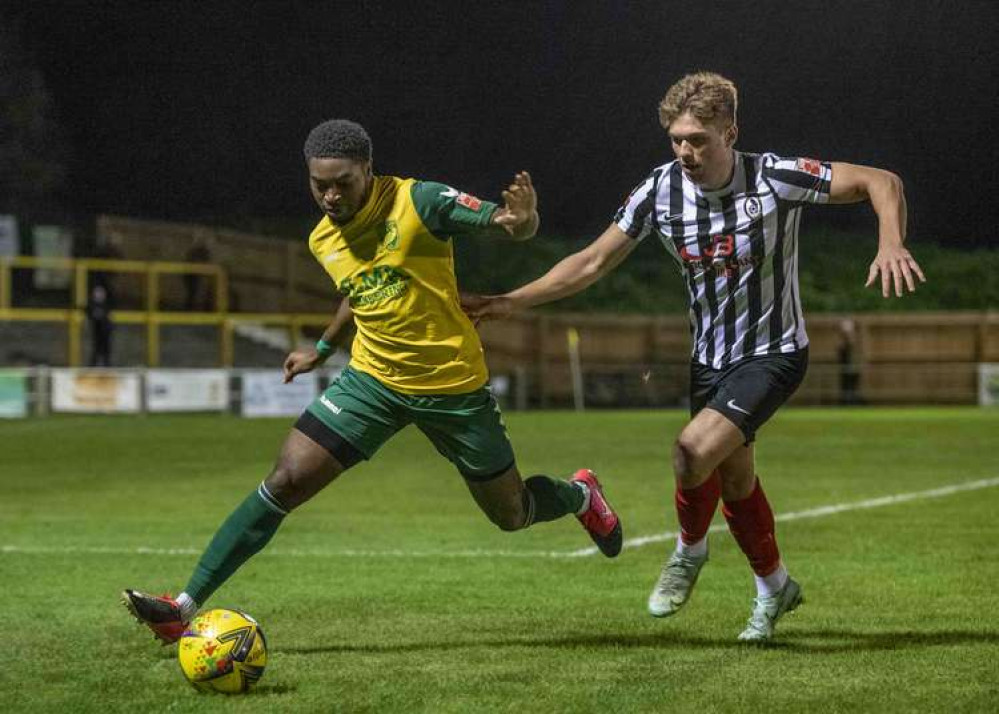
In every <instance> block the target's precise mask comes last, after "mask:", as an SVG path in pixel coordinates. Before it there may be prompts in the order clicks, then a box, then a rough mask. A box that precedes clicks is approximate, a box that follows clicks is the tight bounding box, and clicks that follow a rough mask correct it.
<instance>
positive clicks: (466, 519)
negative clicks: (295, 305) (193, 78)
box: [0, 408, 999, 714]
mask: <svg viewBox="0 0 999 714" xmlns="http://www.w3.org/2000/svg"><path fill="white" fill-rule="evenodd" d="M507 422H508V425H509V428H510V432H511V436H512V438H513V442H514V446H515V448H516V450H517V454H518V462H519V464H520V466H521V469H522V471H523V473H524V474H525V475H528V474H531V473H539V472H542V473H549V474H561V475H567V474H569V473H570V472H571V471H572V470H575V469H576V468H579V467H581V466H588V467H591V468H594V469H595V470H597V472H598V473H599V474H600V475H601V478H602V480H603V482H604V485H605V487H606V490H607V493H608V496H609V498H610V500H611V502H612V503H613V504H614V505H615V507H616V508H617V509H618V511H619V513H620V514H621V517H622V519H623V523H624V529H625V538H626V539H628V538H638V537H641V536H651V535H655V534H661V533H664V532H666V531H672V530H673V529H674V528H675V525H676V523H675V516H674V514H673V509H672V487H671V479H670V474H669V467H668V453H669V448H670V442H671V440H672V438H673V437H674V436H675V435H676V433H677V432H678V430H679V428H680V427H681V426H682V424H683V423H684V415H683V414H682V413H680V412H673V411H665V412H662V411H660V412H653V411H648V412H589V413H585V414H579V415H576V414H570V413H543V412H538V413H522V414H521V413H511V414H508V415H507ZM290 423H291V420H240V419H236V418H232V417H215V416H211V417H206V416H176V417H174V416H158V417H153V416H150V417H140V418H115V417H65V418H48V419H37V420H25V421H10V422H4V423H0V444H2V455H0V584H2V597H0V643H2V646H0V652H2V661H3V665H2V666H0V702H2V703H0V710H2V711H4V712H22V711H23V712H42V711H66V712H111V711H131V712H148V713H149V714H152V713H153V712H164V711H170V712H205V711H245V712H251V711H252V712H320V711H322V712H339V711H343V712H523V711H530V712H602V713H606V712H710V711H719V712H742V711H745V712H753V713H754V714H755V713H758V712H765V711H783V712H808V711H814V712H830V711H844V712H847V711H852V712H886V711H897V712H931V711H938V712H956V711H996V707H997V702H999V664H997V663H999V614H997V611H999V596H997V587H999V556H997V552H999V550H997V540H996V539H997V533H999V530H997V525H996V524H997V517H999V484H996V483H992V484H989V483H986V484H985V485H984V486H983V487H981V488H977V489H974V490H964V491H957V492H954V493H949V494H946V495H940V496H939V497H933V498H928V497H927V498H915V499H911V500H906V501H901V502H897V503H891V504H887V505H886V504H882V505H876V507H870V508H857V509H851V510H844V511H842V512H837V513H829V514H826V515H821V514H818V515H816V516H815V517H811V518H801V519H797V520H786V521H782V522H780V523H779V524H778V538H779V542H780V545H781V549H782V553H783V556H784V559H785V562H786V563H787V565H788V567H789V569H790V571H791V572H792V574H793V575H794V576H795V577H796V578H797V579H798V580H800V582H801V583H802V586H803V589H804V593H805V597H806V602H805V604H804V605H803V606H802V607H801V608H800V609H799V610H798V612H796V613H794V614H792V615H790V616H788V617H787V618H786V619H785V620H783V621H782V622H781V624H780V626H779V627H778V640H777V642H776V643H774V644H773V645H771V646H768V647H764V648H759V647H751V646H742V645H740V644H739V643H737V642H736V640H735V638H736V635H737V634H738V633H739V631H740V630H741V628H742V626H743V624H744V622H745V620H746V618H747V617H748V615H749V610H750V605H751V600H752V597H753V595H754V589H753V584H752V578H751V573H750V571H749V569H748V567H747V565H746V563H745V560H744V558H743V556H742V555H741V553H739V551H738V549H737V547H736V546H735V544H734V542H733V541H732V539H731V537H730V536H729V535H728V534H727V533H716V534H714V535H712V541H711V562H710V563H709V564H708V566H707V567H706V568H705V570H704V572H703V573H702V575H701V579H700V582H699V583H698V586H697V591H696V592H695V594H694V596H693V598H692V599H691V601H690V603H689V604H688V606H687V608H686V609H685V610H684V611H683V612H681V613H680V614H679V615H677V616H676V617H674V618H671V619H669V620H655V619H653V618H651V617H649V616H648V615H647V614H646V612H645V599H646V596H647V594H648V591H649V588H650V587H651V585H652V583H653V582H654V580H655V578H656V575H657V573H658V570H659V567H660V564H661V562H662V559H663V557H664V555H665V553H666V552H667V551H668V549H669V548H671V547H672V541H669V542H666V541H662V542H653V543H649V544H647V545H641V546H636V547H628V548H626V550H625V551H624V552H623V553H622V554H621V556H620V557H619V558H618V559H616V560H607V559H605V558H603V557H601V556H599V555H595V556H593V555H591V556H581V557H553V556H551V555H550V553H556V554H565V553H569V552H572V551H574V550H577V549H581V548H586V547H587V546H589V545H590V541H589V540H588V539H587V538H586V536H585V534H584V533H583V532H582V530H581V529H580V527H579V526H578V524H577V523H576V522H575V520H574V519H572V518H569V519H566V520H563V521H559V522H556V523H550V524H542V525H540V526H538V527H536V528H532V529H531V530H529V531H526V532H521V533H503V532H501V531H499V530H498V529H496V528H495V527H493V526H492V525H490V524H489V522H488V521H487V520H486V519H485V517H484V516H482V515H481V514H480V513H479V512H478V511H477V509H476V508H475V506H474V504H473V502H472V500H471V498H470V497H469V496H468V494H467V492H466V490H465V488H464V486H463V484H462V482H461V480H460V478H459V477H458V476H457V475H456V474H455V473H454V472H453V471H452V469H451V468H450V466H449V465H448V464H447V463H445V462H444V461H443V460H442V459H441V458H440V457H439V456H438V455H437V454H436V452H435V451H434V449H433V447H432V446H431V445H430V444H429V443H428V442H426V441H425V440H424V438H423V437H422V435H421V434H419V432H417V431H416V430H415V429H409V430H406V431H405V432H403V433H402V434H400V435H399V436H398V437H397V438H396V439H395V440H393V441H392V442H390V443H389V444H388V445H387V446H386V447H385V448H384V449H383V451H382V452H381V453H379V454H378V456H377V457H376V458H375V459H374V460H373V461H372V462H370V463H367V464H363V465H361V466H359V467H357V468H356V469H355V470H354V471H352V472H349V473H348V474H346V475H344V476H343V477H342V478H341V479H340V480H339V481H338V482H336V483H334V484H333V485H332V486H330V487H329V488H327V489H326V490H325V491H324V492H323V493H322V494H320V495H319V496H318V497H317V498H316V499H314V500H313V501H312V502H310V503H308V504H306V505H305V506H304V507H303V508H302V509H301V510H300V511H298V512H296V513H295V514H293V515H292V516H291V517H290V518H289V519H288V520H287V521H286V522H285V524H284V526H283V527H282V529H281V530H280V531H279V532H278V534H277V536H276V537H275V539H274V541H272V543H271V545H270V546H269V547H268V549H267V550H265V551H264V552H263V553H262V554H260V555H259V556H257V557H256V558H255V559H253V560H252V561H250V563H248V564H247V565H246V566H245V567H244V568H243V569H242V570H241V571H240V572H238V573H237V574H236V575H235V577H234V578H233V579H232V580H230V581H229V582H228V583H227V584H226V585H225V586H224V587H223V588H222V589H221V590H220V591H219V592H218V593H217V594H216V595H215V597H214V598H213V600H212V601H210V603H209V604H210V605H214V606H220V607H235V608H239V609H243V610H246V611H247V612H249V613H251V614H252V615H254V616H255V617H256V618H257V619H258V620H259V621H260V623H261V625H262V627H263V628H264V630H265V632H266V633H267V636H268V640H269V644H270V660H269V663H268V668H267V672H266V674H265V675H264V677H263V680H262V681H261V683H260V685H259V687H258V688H257V689H256V690H255V691H254V692H253V693H251V694H250V695H248V696H243V697H230V698H226V697H222V696H214V697H213V696H210V695H200V694H198V693H197V692H195V691H194V690H193V689H192V688H191V687H189V686H188V685H187V684H186V683H185V682H184V680H183V679H182V677H181V674H180V670H179V667H178V665H177V663H176V659H175V652H174V648H172V647H160V646H159V645H157V644H156V643H155V642H154V641H153V640H152V638H151V636H150V635H149V634H148V633H147V632H146V631H145V630H144V629H140V628H139V627H138V626H137V625H136V624H135V623H134V622H133V621H132V620H131V619H130V618H129V617H128V615H127V613H126V612H125V610H124V608H122V607H121V605H120V604H119V603H118V592H119V591H120V590H121V589H122V588H124V587H135V588H139V589H145V590H150V591H154V592H162V591H168V590H169V591H176V590H177V589H178V588H180V587H182V586H183V585H184V583H186V581H187V577H188V574H189V573H190V570H191V568H192V566H193V565H194V562H195V560H196V558H197V554H198V553H200V551H201V549H202V548H203V547H204V545H205V544H206V542H207V541H208V539H209V538H210V536H211V534H212V533H213V532H214V530H215V528H216V527H217V526H218V524H219V523H220V522H221V521H222V519H223V518H224V517H225V516H226V515H228V513H229V511H230V510H231V509H232V508H233V507H234V506H235V505H236V504H237V503H238V502H239V501H240V500H241V499H242V498H243V497H244V496H245V495H246V494H247V493H248V492H249V491H250V490H251V489H252V488H254V487H255V486H256V484H257V483H258V482H259V481H260V480H261V479H262V478H263V477H264V476H265V475H266V473H267V471H268V469H269V468H270V466H271V463H272V461H273V458H274V456H275V455H276V453H277V449H278V446H279V444H280V443H281V440H282V439H283V437H284V434H285V433H286V431H287V429H288V428H289V426H290ZM757 467H758V471H759V473H760V475H761V478H762V479H763V483H764V485H765V487H766V489H767V492H768V494H769V496H770V500H771V502H772V504H773V506H774V509H775V511H776V512H777V513H778V514H782V513H783V514H788V513H799V512H801V511H808V510H809V509H814V508H818V507H822V506H829V505H836V504H856V503H860V502H864V501H868V500H870V499H876V498H879V497H884V496H891V495H897V494H909V493H917V492H923V491H928V490H931V489H936V488H940V487H945V486H949V485H953V484H961V483H967V482H972V481H978V480H986V481H987V480H992V481H995V479H997V477H999V411H995V410H993V411H988V410H981V409H971V408H969V409H919V410H917V409H869V410H821V409H812V410H809V409H799V410H787V411H785V412H782V413H781V414H779V415H778V417H777V418H776V419H774V420H773V422H771V423H770V424H768V425H767V426H766V427H764V429H763V430H762V432H761V434H760V441H759V444H758V447H757ZM721 522H722V520H721V516H720V514H719V515H718V517H717V518H716V523H721Z"/></svg>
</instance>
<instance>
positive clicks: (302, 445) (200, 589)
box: [123, 412, 361, 643]
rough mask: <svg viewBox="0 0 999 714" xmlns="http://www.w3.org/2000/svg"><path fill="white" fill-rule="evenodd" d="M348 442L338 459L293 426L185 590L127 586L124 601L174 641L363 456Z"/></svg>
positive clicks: (156, 632) (217, 535) (163, 638)
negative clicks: (292, 518) (167, 592)
mask: <svg viewBox="0 0 999 714" xmlns="http://www.w3.org/2000/svg"><path fill="white" fill-rule="evenodd" d="M306 414H308V412H306ZM299 424H301V420H300V422H299ZM344 444H345V445H344V446H342V447H341V448H340V450H339V452H340V453H339V454H338V455H339V459H338V458H337V457H335V456H334V455H333V454H332V453H330V451H328V450H327V449H326V448H324V447H323V446H321V445H320V444H318V443H316V442H315V441H313V440H312V439H311V438H310V437H308V436H306V435H305V434H304V433H302V432H301V431H300V430H299V428H297V427H296V428H295V429H292V430H291V431H290V433H289V434H288V436H287V438H286V439H285V442H284V445H283V446H282V447H281V452H280V455H279V456H278V459H277V462H276V463H275V465H274V468H273V469H272V470H271V473H270V475H269V476H268V477H267V478H266V479H265V480H264V481H263V483H261V484H260V485H259V486H257V488H256V489H254V490H253V491H252V492H251V493H250V494H249V495H248V496H247V497H246V498H245V499H244V500H243V501H242V503H240V504H239V505H238V506H237V507H236V509H235V510H234V511H233V512H232V513H230V514H229V517H228V518H226V520H225V521H224V522H223V523H222V525H221V526H220V527H219V529H218V530H217V531H216V532H215V535H214V536H213V537H212V540H211V541H210V542H209V544H208V547H207V548H206V549H205V551H204V552H203V553H202V555H201V558H200V559H199V560H198V563H197V565H196V566H195V568H194V571H193V573H192V574H191V578H190V580H189V581H188V583H187V586H186V587H185V588H184V590H183V592H181V593H180V595H178V596H177V597H176V598H170V597H169V596H165V597H156V596H152V595H149V594H146V593H142V592H139V591H137V590H125V591H124V593H123V602H124V603H125V606H126V607H127V608H128V609H129V611H131V612H132V614H133V615H134V616H135V617H136V618H137V619H138V620H139V621H140V622H143V623H144V624H146V625H147V626H149V628H150V629H151V630H152V631H153V634H154V635H156V637H157V638H159V639H160V640H161V641H163V642H164V643H169V642H173V641H175V640H176V639H177V638H179V637H180V635H181V634H182V633H183V631H184V628H185V627H186V624H187V623H188V622H189V621H190V620H191V618H192V617H193V616H194V615H195V614H196V613H197V611H198V609H199V608H200V607H201V605H203V604H204V603H205V601H206V600H207V599H208V598H209V597H210V596H211V595H212V593H214V592H215V591H216V590H217V589H218V588H219V587H221V585H222V584H223V583H224V582H225V581H226V580H228V579H229V578H230V577H231V576H232V575H233V573H235V572H236V570H238V569H239V568H240V566H242V565H243V564H244V563H245V562H246V561H247V560H249V559H250V558H251V557H252V556H253V555H255V554H256V553H258V552H259V551H260V550H261V549H263V548H264V546H266V545H267V543H268V542H270V540H271V538H273V536H274V534H275V533H276V532H277V530H278V528H279V527H280V526H281V523H282V521H283V520H284V517H285V516H286V515H288V513H290V512H291V510H292V509H293V508H295V507H297V506H299V505H301V504H302V503H305V502H306V501H307V500H308V499H310V498H311V497H312V496H314V495H315V494H317V493H318V492H319V491H321V490H322V489H323V488H324V487H325V486H326V485H327V484H329V483H330V482H331V481H332V480H333V479H335V478H336V477H337V476H339V475H340V474H341V473H342V472H343V471H344V470H345V468H347V467H349V466H350V465H352V463H356V462H357V461H358V460H360V458H361V455H360V453H359V452H357V451H356V450H355V449H354V448H353V447H352V446H350V445H349V444H346V442H344Z"/></svg>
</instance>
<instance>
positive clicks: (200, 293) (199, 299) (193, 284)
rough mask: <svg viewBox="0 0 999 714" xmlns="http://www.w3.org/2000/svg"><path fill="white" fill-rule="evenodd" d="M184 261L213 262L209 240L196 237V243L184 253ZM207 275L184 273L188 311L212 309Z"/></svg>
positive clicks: (186, 307)
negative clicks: (207, 288)
mask: <svg viewBox="0 0 999 714" xmlns="http://www.w3.org/2000/svg"><path fill="white" fill-rule="evenodd" d="M184 261H185V262H187V263H210V262H212V251H211V248H209V246H208V241H207V240H205V238H204V237H203V236H198V237H197V238H195V239H194V243H192V244H191V247H190V248H189V249H188V251H187V253H185V254H184ZM205 288H206V284H205V276H204V275H201V274H200V273H184V309H185V310H187V311H188V312H191V311H193V310H200V311H204V312H207V311H208V310H210V309H211V301H210V299H209V298H210V294H209V291H208V290H206V289H205Z"/></svg>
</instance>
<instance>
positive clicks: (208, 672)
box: [177, 609, 267, 694]
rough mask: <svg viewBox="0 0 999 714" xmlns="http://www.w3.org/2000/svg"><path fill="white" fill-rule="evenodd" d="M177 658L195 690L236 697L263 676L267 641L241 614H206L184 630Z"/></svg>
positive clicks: (207, 612)
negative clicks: (234, 695) (235, 695)
mask: <svg viewBox="0 0 999 714" xmlns="http://www.w3.org/2000/svg"><path fill="white" fill-rule="evenodd" d="M177 658H178V659H179V660H180V668H181V670H182V671H183V672H184V676H185V677H186V678H187V681H188V682H190V683H191V684H192V685H194V687H195V688H196V689H198V690H200V691H202V692H222V693H224V694H239V693H241V692H245V691H246V690H248V689H249V688H250V687H252V686H253V685H254V684H256V683H257V681H258V680H259V679H260V678H261V677H262V676H263V674H264V667H265V666H266V664H267V640H266V639H264V632H263V630H261V629H260V625H258V624H257V621H256V620H254V619H253V618H252V617H250V616H249V615H247V614H246V613H245V612H238V611H236V610H221V609H216V610H206V611H205V612H202V613H201V614H200V615H198V616H197V617H195V618H194V619H193V620H191V623H190V624H189V625H188V626H187V630H186V631H185V632H184V634H183V635H182V636H181V638H180V647H179V648H178V650H177Z"/></svg>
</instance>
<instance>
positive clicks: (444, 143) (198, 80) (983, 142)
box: [8, 0, 999, 247]
mask: <svg viewBox="0 0 999 714" xmlns="http://www.w3.org/2000/svg"><path fill="white" fill-rule="evenodd" d="M997 6H999V3H996V2H992V1H991V0H981V1H975V0H971V1H966V2H961V1H956V2H939V1H938V0H933V1H932V2H920V1H916V0H890V1H887V0H879V1H878V2H861V1H858V2H835V1H834V2H821V3H820V2H795V3H787V2H776V1H775V2H770V1H769V0H760V1H758V2H711V3H708V2H694V1H693V0H688V2H666V1H660V2H653V1H651V0H650V1H642V2H624V1H623V0H621V1H615V0H607V1H606V2H595V1H591V0H576V1H571V0H565V1H563V2H556V1H555V0H546V1H544V2H540V1H539V2H519V1H517V2H514V1H510V2H495V3H493V2H490V3H480V2H431V3H421V2H384V1H373V2H320V1H318V0H316V1H312V2H309V1H306V0H291V1H287V2H269V3H268V2H257V3H254V2H250V1H249V0H244V1H243V2H238V3H237V2H210V1H209V2H203V3H178V2H127V3H125V2H121V3H114V2H105V3H97V2H67V1H66V0H63V2H51V1H50V0H33V1H32V2H23V3H21V7H20V10H19V11H16V12H15V14H19V15H20V18H21V20H22V21H23V23H24V24H23V36H24V40H25V42H26V44H27V45H28V47H29V49H30V50H31V51H32V52H33V53H34V55H35V59H36V61H37V63H38V64H39V65H40V66H41V68H42V70H43V72H44V74H45V78H46V82H47V85H48V87H49V89H50V91H51V92H52V95H53V97H54V99H55V101H56V106H57V108H58V112H59V118H60V121H61V123H62V124H63V126H64V127H65V128H66V130H67V132H68V134H69V138H70V141H71V144H72V146H73V149H74V152H75V154H74V157H73V161H72V164H71V166H72V176H73V184H72V185H73V189H74V192H75V196H76V198H77V200H78V203H79V206H80V207H81V208H82V209H84V210H87V211H105V212H115V213H121V214H126V215H135V216H148V217H165V218H174V219H185V218H187V219H195V218H198V219H210V218H216V219H218V220H219V221H221V222H225V220H226V218H227V217H232V216H234V215H243V216H247V217H267V216H294V217H306V216H311V215H313V209H312V204H311V199H310V198H309V196H308V194H307V190H306V183H305V172H304V165H303V163H302V159H301V149H300V147H301V144H302V141H303V139H304V137H305V135H306V133H307V132H308V130H309V129H310V128H311V127H312V126H313V125H314V124H316V123H318V122H319V121H322V120H324V119H327V118H330V117H349V118H352V119H355V120H357V121H359V122H361V123H362V124H364V125H365V126H366V127H367V128H368V130H369V132H370V133H371V135H372V137H373V140H374V143H375V161H376V170H377V171H379V172H381V173H392V174H397V175H403V176H417V177H421V178H428V179H437V180H442V181H445V182H448V183H451V184H453V185H456V186H459V187H460V188H462V189H464V190H467V191H471V192H475V193H478V194H480V195H482V196H484V197H490V198H495V197H496V196H497V195H498V191H499V189H500V188H501V187H502V186H503V185H505V182H506V181H507V180H508V178H509V177H510V176H511V175H512V173H513V172H514V171H515V170H517V169H520V168H522V167H523V168H527V169H529V170H531V171H532V173H533V175H534V177H535V181H536V184H537V186H538V190H539V192H540V194H541V201H542V204H541V208H542V220H543V224H544V230H545V231H547V232H551V233H557V234H567V235H581V234H587V233H589V232H591V231H598V230H600V229H602V228H603V227H604V226H606V224H607V223H608V222H609V220H610V217H611V216H612V214H613V212H614V210H615V209H616V208H617V206H618V204H619V202H620V201H621V199H622V198H623V197H624V195H625V194H627V193H628V192H629V191H630V189H631V188H632V187H633V186H634V185H635V184H636V183H638V182H639V181H640V180H641V179H642V178H643V177H644V176H645V175H646V174H647V173H648V171H649V170H650V169H651V168H652V167H653V166H655V165H658V164H660V163H663V162H664V161H666V160H668V158H669V147H668V145H667V143H666V141H665V134H664V133H663V131H662V129H661V128H660V127H659V125H658V121H657V117H656V105H657V103H658V101H659V99H660V98H661V96H662V94H663V93H664V92H665V90H666V88H667V87H668V86H669V84H671V83H672V82H673V81H674V80H676V79H677V78H679V76H681V75H682V74H683V73H685V72H687V71H691V70H694V69H701V68H703V69H711V70H715V71H718V72H721V73H723V74H726V75H728V76H729V77H730V78H732V79H733V80H735V82H736V84H737V85H738V86H739V88H740V94H741V96H740V128H741V135H740V140H739V144H738V146H739V148H742V149H744V150H747V151H761V150H772V151H776V152H778V153H783V154H786V155H808V156H816V157H819V158H823V159H829V160H842V161H851V162H857V163H866V164H871V165H875V166H881V167H884V168H888V169H891V170H893V171H895V172H897V173H898V174H900V175H901V176H902V178H903V179H904V181H905V183H906V191H907V195H908V200H909V208H910V235H911V236H912V238H913V240H939V241H946V242H957V243H960V244H962V245H965V246H969V247H970V246H980V247H985V246H999V238H997V237H996V226H997V225H999V220H997V219H999V209H997V203H999V201H997V196H999V181H997V174H996V165H997V161H996V159H997V156H996V154H997V152H996V149H995V136H994V130H993V128H994V125H995V118H996V114H997V112H996V105H997V102H996V95H997V83H996V65H997V62H996V52H995V49H994V45H993V44H992V43H993V40H992V37H993V35H994V33H995V31H996V29H997V27H999V11H997ZM8 7H10V6H8ZM837 210H840V211H845V213H841V214H840V215H839V216H837V217H836V218H833V217H832V214H833V213H835V212H836V211H837ZM868 216H869V213H868V212H867V209H861V208H854V209H817V210H816V211H814V212H813V214H812V216H811V217H810V218H809V222H810V223H812V222H815V221H818V222H823V221H828V220H837V221H839V222H841V223H842V221H843V220H845V221H846V222H848V223H851V222H852V223H857V222H861V224H862V225H869V226H871V227H872V228H873V224H872V223H870V222H869V221H870V219H869V218H868Z"/></svg>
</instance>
